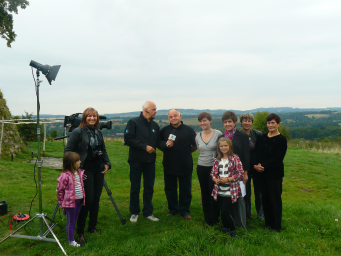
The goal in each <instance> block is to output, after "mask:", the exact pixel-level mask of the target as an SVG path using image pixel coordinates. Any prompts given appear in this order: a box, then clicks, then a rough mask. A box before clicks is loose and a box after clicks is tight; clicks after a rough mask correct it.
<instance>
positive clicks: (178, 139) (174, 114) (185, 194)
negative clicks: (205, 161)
mask: <svg viewBox="0 0 341 256" xmlns="http://www.w3.org/2000/svg"><path fill="white" fill-rule="evenodd" d="M181 118H182V116H181V114H180V112H179V111H178V110H177V109H172V110H170V111H169V112H168V119H169V122H170V124H169V125H168V126H166V127H164V128H162V130H161V131H160V136H161V140H162V141H167V140H168V139H169V137H170V135H174V136H175V140H174V141H173V143H170V142H169V141H167V143H168V144H167V145H168V147H166V148H164V149H163V168H164V181H165V193H166V197H167V202H168V210H169V212H168V213H167V216H173V215H176V214H178V213H179V214H180V215H181V216H183V217H184V219H186V220H190V219H191V215H190V209H189V207H190V205H191V201H192V172H193V158H192V152H193V151H195V150H196V143H195V136H196V133H195V131H194V130H193V129H192V128H191V127H189V126H187V125H185V124H183V122H182V121H181ZM178 182H179V197H178Z"/></svg>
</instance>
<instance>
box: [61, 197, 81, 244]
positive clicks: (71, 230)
mask: <svg viewBox="0 0 341 256" xmlns="http://www.w3.org/2000/svg"><path fill="white" fill-rule="evenodd" d="M83 201H84V200H83V198H82V199H76V200H75V207H74V208H65V212H66V234H67V240H68V241H69V242H72V241H75V226H76V221H77V218H78V215H79V212H80V210H81V207H82V203H83Z"/></svg>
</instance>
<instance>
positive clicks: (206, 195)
mask: <svg viewBox="0 0 341 256" xmlns="http://www.w3.org/2000/svg"><path fill="white" fill-rule="evenodd" d="M211 171H212V166H211V167H207V166H201V165H198V166H197V174H198V180H199V183H200V189H201V198H202V210H203V212H204V218H205V222H206V223H207V225H210V226H212V225H214V224H216V223H218V219H219V213H220V210H219V205H218V203H217V201H215V200H214V199H213V196H212V195H211V194H212V190H213V187H214V182H213V181H212V179H211V176H210V173H211Z"/></svg>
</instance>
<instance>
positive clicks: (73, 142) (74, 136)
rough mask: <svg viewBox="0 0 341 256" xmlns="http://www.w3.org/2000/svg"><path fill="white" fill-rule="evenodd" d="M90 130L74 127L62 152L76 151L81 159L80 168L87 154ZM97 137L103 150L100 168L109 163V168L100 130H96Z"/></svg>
mask: <svg viewBox="0 0 341 256" xmlns="http://www.w3.org/2000/svg"><path fill="white" fill-rule="evenodd" d="M89 132H90V131H87V130H86V129H83V128H81V127H78V128H76V129H74V130H73V131H72V133H71V135H70V138H69V140H68V142H67V145H66V147H65V150H64V154H65V153H67V152H76V153H78V154H79V155H80V158H81V159H80V160H81V166H80V167H81V168H83V164H84V160H85V158H86V157H87V154H88V147H89V141H90V135H89ZM98 135H99V139H100V140H101V151H102V152H103V158H102V159H103V166H100V168H101V169H102V168H104V165H105V164H106V165H109V169H110V168H111V163H110V160H109V157H108V154H107V150H106V149H105V145H104V139H103V135H102V132H101V131H100V130H98Z"/></svg>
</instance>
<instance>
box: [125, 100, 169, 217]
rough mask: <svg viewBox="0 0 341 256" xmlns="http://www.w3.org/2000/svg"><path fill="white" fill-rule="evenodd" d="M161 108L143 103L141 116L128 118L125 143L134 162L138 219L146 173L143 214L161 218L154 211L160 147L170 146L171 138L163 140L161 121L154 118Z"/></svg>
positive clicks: (133, 204) (133, 192) (132, 172)
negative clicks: (168, 144)
mask: <svg viewBox="0 0 341 256" xmlns="http://www.w3.org/2000/svg"><path fill="white" fill-rule="evenodd" d="M156 113H157V111H156V105H155V103H154V102H152V101H146V102H145V103H144V104H143V106H142V112H141V114H140V116H138V117H135V118H132V119H130V120H129V121H128V123H127V126H126V129H125V132H124V144H125V145H127V146H129V159H128V163H129V165H130V185H131V186H130V206H129V210H130V213H131V217H130V221H131V222H137V220H138V217H139V214H140V200H139V198H140V187H141V176H142V175H143V187H144V190H143V210H142V212H143V216H144V217H146V218H147V219H149V220H151V221H158V220H159V219H158V218H156V217H155V216H154V215H153V203H152V199H153V193H154V181H155V159H156V153H155V149H156V147H159V148H161V149H162V148H166V147H167V141H166V142H162V141H161V140H160V128H159V125H158V124H157V123H156V122H154V121H153V119H154V118H155V115H156Z"/></svg>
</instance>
